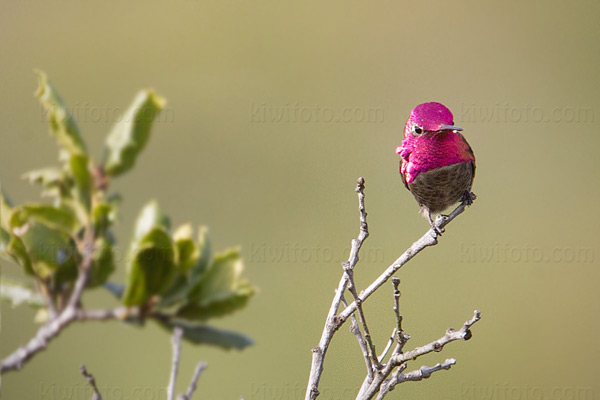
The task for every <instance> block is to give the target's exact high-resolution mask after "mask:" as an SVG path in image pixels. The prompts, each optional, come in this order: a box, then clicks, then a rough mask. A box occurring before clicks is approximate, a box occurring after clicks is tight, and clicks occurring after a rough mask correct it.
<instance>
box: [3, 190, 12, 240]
mask: <svg viewBox="0 0 600 400" xmlns="http://www.w3.org/2000/svg"><path fill="white" fill-rule="evenodd" d="M11 213H12V202H11V201H10V199H9V198H8V196H6V194H5V193H4V191H3V190H2V186H1V185H0V226H1V227H2V228H4V229H9V228H8V219H9V217H10V214H11Z"/></svg>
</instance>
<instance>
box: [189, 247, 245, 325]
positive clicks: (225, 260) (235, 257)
mask: <svg viewBox="0 0 600 400" xmlns="http://www.w3.org/2000/svg"><path fill="white" fill-rule="evenodd" d="M243 268H244V266H243V262H242V259H241V257H240V254H239V251H237V250H229V251H227V252H225V253H223V254H218V255H217V256H215V258H214V260H213V262H212V263H211V264H210V267H209V268H208V270H207V271H206V272H205V273H204V274H203V276H202V277H201V279H200V281H199V282H198V283H197V284H196V286H194V287H193V288H192V289H191V290H190V294H189V296H188V299H189V302H188V304H186V305H184V306H183V307H182V308H181V309H180V310H179V311H178V312H177V315H178V316H179V317H182V318H185V319H193V320H206V319H207V318H211V317H220V316H223V315H226V314H229V313H232V312H234V311H237V310H239V309H241V308H243V307H244V306H245V305H246V303H247V302H248V300H249V299H250V297H251V296H252V295H253V294H254V293H255V289H254V288H253V287H252V286H251V285H250V284H249V283H248V282H247V281H246V280H243V279H241V278H240V275H241V273H242V271H243Z"/></svg>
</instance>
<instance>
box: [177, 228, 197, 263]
mask: <svg viewBox="0 0 600 400" xmlns="http://www.w3.org/2000/svg"><path fill="white" fill-rule="evenodd" d="M173 240H174V241H175V249H176V251H177V252H176V255H177V260H176V264H177V269H178V270H179V271H181V272H184V273H185V272H187V271H188V270H190V269H191V268H192V267H194V265H195V264H196V262H197V261H198V258H199V257H200V253H199V251H198V246H196V243H194V240H193V239H192V227H191V225H190V224H185V225H182V226H180V227H179V228H177V230H176V231H175V233H174V234H173Z"/></svg>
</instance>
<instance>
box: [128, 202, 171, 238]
mask: <svg viewBox="0 0 600 400" xmlns="http://www.w3.org/2000/svg"><path fill="white" fill-rule="evenodd" d="M170 226H171V224H170V222H169V218H168V217H167V216H166V215H164V214H163V213H162V211H161V210H160V208H159V207H158V203H157V202H156V201H154V200H153V201H150V202H148V204H146V205H145V206H144V208H142V211H141V212H140V215H139V216H138V218H137V221H136V223H135V231H134V233H133V241H132V245H133V246H132V247H135V245H136V244H137V243H138V242H139V241H140V240H141V239H142V237H144V236H145V235H146V234H148V232H150V231H151V230H152V229H154V228H155V227H160V228H163V229H164V230H169V228H170Z"/></svg>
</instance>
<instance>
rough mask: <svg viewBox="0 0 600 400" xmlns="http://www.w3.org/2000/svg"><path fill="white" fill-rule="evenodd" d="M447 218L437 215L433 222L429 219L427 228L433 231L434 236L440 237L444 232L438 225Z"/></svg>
mask: <svg viewBox="0 0 600 400" xmlns="http://www.w3.org/2000/svg"><path fill="white" fill-rule="evenodd" d="M447 218H448V216H447V215H443V214H438V216H437V217H435V222H434V221H433V220H431V218H430V219H429V226H431V229H433V234H434V236H442V233H444V232H445V231H446V230H445V229H444V228H442V227H441V226H440V225H441V224H442V223H443V222H444V221H445V220H446V219H447Z"/></svg>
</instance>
